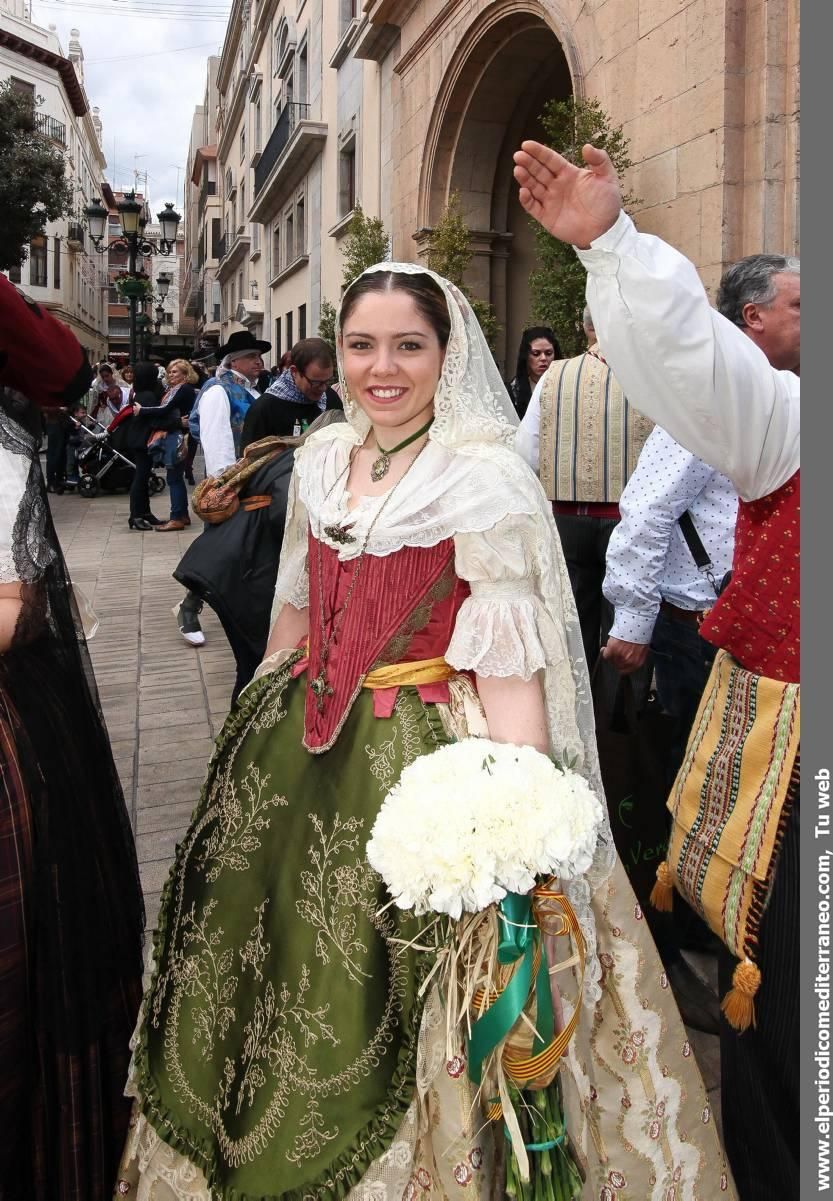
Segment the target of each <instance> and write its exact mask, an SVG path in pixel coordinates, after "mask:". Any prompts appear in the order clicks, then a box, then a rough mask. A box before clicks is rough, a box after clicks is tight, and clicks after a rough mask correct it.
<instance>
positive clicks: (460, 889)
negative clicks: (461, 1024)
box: [367, 738, 602, 918]
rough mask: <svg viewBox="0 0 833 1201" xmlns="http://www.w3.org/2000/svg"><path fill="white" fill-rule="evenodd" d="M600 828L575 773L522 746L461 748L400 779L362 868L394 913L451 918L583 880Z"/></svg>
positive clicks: (445, 750)
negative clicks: (548, 883)
mask: <svg viewBox="0 0 833 1201" xmlns="http://www.w3.org/2000/svg"><path fill="white" fill-rule="evenodd" d="M601 822H602V806H601V802H600V801H599V799H598V797H597V796H596V794H595V793H594V792H593V791H592V789H591V788H590V785H589V784H588V783H587V781H586V780H585V779H584V778H583V777H582V776H580V775H578V774H577V773H576V772H574V771H570V770H568V769H565V768H562V767H558V766H556V764H554V763H553V762H552V760H550V759H548V758H547V756H546V755H542V754H541V753H540V751H536V750H535V749H534V748H533V747H530V746H512V745H510V744H508V743H498V742H491V741H489V740H488V739H485V738H466V739H464V740H463V741H462V742H454V743H451V744H450V745H449V746H445V747H441V748H440V749H439V750H437V751H434V752H433V754H431V755H422V756H420V757H419V758H418V759H416V760H415V761H414V762H413V763H411V764H409V766H408V767H406V768H405V769H404V771H403V772H402V776H401V778H400V780H399V783H398V784H396V785H395V786H394V787H393V788H392V789H391V791H390V792H389V793H388V795H387V796H386V797H385V800H384V801H383V803H382V808H381V810H380V812H379V815H378V817H377V818H376V822H375V824H374V826H373V830H372V832H371V836H370V841H369V842H368V844H367V858H368V861H369V862H370V864H371V866H372V867H374V868H375V869H376V871H377V872H379V874H380V875H381V876H382V878H383V880H384V881H385V883H386V884H387V886H388V889H389V890H390V893H391V896H392V897H393V898H394V900H395V902H396V904H397V906H398V907H399V908H400V909H413V911H414V912H415V913H417V914H422V913H428V912H432V911H433V912H435V913H447V914H448V915H449V916H450V917H453V918H459V917H460V916H461V914H463V913H479V912H480V911H481V910H483V909H486V908H487V906H489V905H491V904H493V903H494V902H496V901H500V900H502V899H503V897H505V896H506V894H507V893H525V892H528V891H529V890H530V889H531V888H533V887H534V885H535V878H536V876H542V877H548V876H558V877H559V878H562V879H563V878H565V877H566V878H572V877H574V876H578V875H582V874H583V873H584V872H586V871H587V869H588V868H589V867H590V864H591V863H592V861H593V852H594V850H595V849H596V841H597V838H598V833H599V827H600V825H601Z"/></svg>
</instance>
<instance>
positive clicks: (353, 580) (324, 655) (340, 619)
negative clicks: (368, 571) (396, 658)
mask: <svg viewBox="0 0 833 1201" xmlns="http://www.w3.org/2000/svg"><path fill="white" fill-rule="evenodd" d="M432 420H433V419H432ZM430 424H431V422H430V421H429V423H428V425H430ZM425 429H428V426H426V427H425ZM424 433H425V430H420V431H419V434H415V435H414V437H413V438H409V439H408V441H409V442H413V441H414V439H415V438H418V437H419V436H420V434H424ZM395 449H396V450H399V449H400V447H396V448H395ZM424 449H425V447H424V446H423V447H420V449H419V451H418V452H417V454H416V455H414V457H413V459H412V460H411V462H410V463H409V464H408V466H407V467H406V469H405V471H404V473H403V475H402V478H401V479H399V480H397V481H396V483H395V484H394V485H393V487H392V488H391V489H390V491H389V492H387V493H386V494H385V499H384V500H383V501H382V503H381V505H380V506H379V509H378V510H377V512H376V516H375V517H374V518H373V520H372V521H371V523H370V525H369V526H368V527H367V533H366V534H365V536H364V541H363V542H362V548H361V550H360V551H359V553H358V556H357V558H356V566H355V567H354V568H353V574H352V576H351V577H350V584H349V586H348V588H347V595H346V596H345V598H344V604H343V605H342V606H341V608H340V609H339V610H338V611H337V612H336V613H334V614H333V618H332V622H333V626H332V630H331V631H330V635H329V637H327V618H326V615H325V613H324V558H323V555H322V553H321V543H320V542H317V547H318V555H317V567H318V615H319V623H320V629H321V656H320V660H319V662H320V669H319V672H318V675H317V676H315V677H314V678H313V679H311V680H310V682H309V687H310V691H311V692H312V694H313V696H314V697H315V705H316V708H317V709H318V712H319V713H323V712H324V705H325V704H326V701H327V697H328V696H332V695H333V689H332V686H331V684H330V682H329V680H328V679H327V660H328V659H329V657H330V647H331V646H332V645H333V643H334V642H335V640H336V636H337V635H338V633H339V631H340V629H341V627H342V626H343V625H344V619H345V617H346V615H347V609H348V606H349V604H350V601H351V599H352V596H353V592H354V591H355V588H356V584H358V582H359V576H360V575H361V571H362V567H363V566H364V560H365V554H366V551H367V547H368V544H369V543H370V535H371V534H372V533H373V530H374V527H375V525H376V522H377V521H378V520H379V518H380V517H381V516H382V514H383V513H384V511H385V508H386V507H387V503H388V501H389V500H390V498H391V497H392V496H393V494H394V492H395V491H396V489H397V488H398V487H399V485H400V484H401V483H402V480H404V478H405V476H406V475H407V474H408V472H409V471H410V470H411V468H412V467H413V465H414V463H415V462H416V461H417V459H418V458H419V456H420V455H421V454H422V452H423V450H424ZM349 469H350V463H348V464H347V467H346V468H345V469H344V471H342V473H341V475H339V476H338V479H336V481H335V483H334V484H333V486H332V488H330V491H329V492H328V493H327V495H326V496H325V497H324V501H326V500H327V499H328V497H329V495H330V492H332V491H333V488H335V486H336V484H337V483H338V482H339V480H340V479H341V478H342V476H343V475H344V474H345V472H346V471H349ZM329 528H330V527H326V528H325V530H324V533H325V534H326V533H327V532H328V530H329ZM347 528H348V529H352V528H353V527H352V525H351V526H349V527H347ZM345 532H346V531H345ZM337 541H339V542H347V541H350V542H355V541H356V539H355V538H353V537H352V535H351V536H349V538H339V539H337Z"/></svg>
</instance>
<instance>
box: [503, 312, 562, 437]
mask: <svg viewBox="0 0 833 1201" xmlns="http://www.w3.org/2000/svg"><path fill="white" fill-rule="evenodd" d="M538 338H546V339H547V341H548V342H550V343H551V344H552V349H553V354H554V357H555V358H556V359H560V358H561V347H560V346H559V345H558V338H556V336H555V333H554V332H553V331H552V330H551V329H550V327H549V326H548V325H533V326H532V327H531V328H530V329H525V330H524V332H523V333H522V334H521V344H520V346H519V347H518V361H517V363H516V364H515V378H514V379H513V380H512V385H511V388H510V391H511V393H512V400H513V401H514V404H515V408H516V409H517V410H518V415H519V416H520V417H523V415H524V413H525V412H526V410H527V408H528V407H529V402H530V400H531V398H532V388H531V387H530V384H529V371H528V368H527V365H526V360H527V355H528V354H529V351H530V347H531V346H532V343H533V342H536V341H537V340H538Z"/></svg>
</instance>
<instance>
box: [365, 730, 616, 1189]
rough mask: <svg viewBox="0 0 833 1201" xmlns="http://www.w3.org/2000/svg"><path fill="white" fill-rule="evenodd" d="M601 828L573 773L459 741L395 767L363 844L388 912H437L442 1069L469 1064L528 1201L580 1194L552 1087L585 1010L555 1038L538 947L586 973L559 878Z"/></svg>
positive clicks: (551, 992)
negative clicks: (567, 948) (566, 947)
mask: <svg viewBox="0 0 833 1201" xmlns="http://www.w3.org/2000/svg"><path fill="white" fill-rule="evenodd" d="M602 820H603V809H602V803H601V801H600V800H599V798H598V797H597V796H596V795H595V793H594V792H593V790H592V789H591V788H590V786H589V784H588V783H587V781H586V780H585V779H584V778H583V777H582V776H580V775H578V774H577V773H576V772H574V771H572V770H570V769H567V768H563V767H560V766H559V765H558V764H555V763H553V762H552V761H551V760H550V759H548V758H547V757H546V756H545V755H542V754H541V753H540V752H539V751H536V750H534V749H533V748H532V747H522V746H512V745H509V744H505V743H495V742H491V741H489V740H488V739H483V738H466V739H464V740H463V741H461V742H456V743H452V744H451V745H449V746H445V747H442V748H441V749H440V750H437V751H434V752H433V753H432V754H430V755H424V756H422V757H420V758H418V759H416V760H415V761H414V762H413V763H411V764H409V765H408V766H407V767H406V768H405V769H404V770H403V772H402V775H401V777H400V780H399V783H398V784H396V785H395V787H394V788H392V789H391V791H390V792H389V793H388V795H387V796H386V798H385V800H384V801H383V803H382V808H381V810H380V812H379V815H378V817H377V818H376V822H375V824H374V826H373V830H372V832H371V836H370V840H369V842H368V844H367V858H368V861H369V862H370V864H371V866H372V867H374V868H375V869H376V870H377V871H378V872H379V874H380V875H381V876H382V878H383V879H384V881H385V883H386V885H387V887H388V889H389V891H390V893H391V896H392V897H393V901H394V903H395V904H396V905H397V906H398V907H399V908H400V909H407V910H412V911H413V912H414V913H415V914H426V913H433V914H435V915H436V916H435V917H434V920H433V921H432V922H431V923H430V926H431V927H434V928H435V940H436V949H437V954H438V967H437V970H438V977H437V978H438V981H439V983H440V987H441V989H442V991H443V994H444V997H443V999H444V1004H445V1012H446V1021H447V1030H446V1036H447V1051H448V1056H449V1062H450V1063H455V1064H458V1065H459V1064H462V1063H464V1062H467V1065H468V1074H469V1077H470V1079H471V1080H472V1082H473V1083H474V1084H475V1085H477V1086H478V1087H479V1088H480V1091H481V1094H482V1096H483V1098H484V1099H485V1098H488V1105H487V1111H488V1114H489V1117H491V1118H492V1119H493V1120H495V1121H501V1122H502V1123H505V1126H506V1129H507V1131H508V1133H509V1137H510V1141H511V1144H512V1152H513V1154H511V1155H509V1156H508V1157H507V1178H506V1192H507V1196H512V1197H518V1198H523V1199H524V1201H533V1199H537V1198H539V1197H546V1198H547V1199H548V1201H549V1198H552V1199H553V1201H569V1199H570V1198H573V1197H577V1196H578V1194H579V1193H580V1191H581V1181H580V1178H579V1174H578V1171H577V1169H576V1164H575V1161H574V1159H573V1157H572V1156H571V1154H570V1153H569V1151H568V1149H567V1134H566V1130H565V1127H564V1119H563V1113H562V1109H561V1102H560V1093H559V1091H558V1086H557V1081H556V1080H555V1073H556V1071H557V1068H558V1063H559V1060H560V1058H561V1056H562V1054H563V1052H564V1050H565V1049H566V1046H567V1044H568V1042H569V1040H570V1038H571V1037H572V1034H573V1033H574V1031H575V1028H576V1023H577V1021H578V1017H579V1012H580V1009H581V1005H580V1000H578V1001H577V1003H576V1005H575V1006H574V1008H573V1013H572V1016H571V1017H570V1019H569V1020H568V1021H567V1022H566V1024H564V1023H563V1020H562V1022H561V1026H560V1029H559V1028H558V1026H559V1022H558V1020H557V1019H558V1018H560V1017H561V1010H562V1006H561V1004H560V999H559V995H558V989H557V988H556V986H555V981H554V975H553V974H552V973H554V972H556V971H558V970H560V969H559V967H558V966H556V965H552V966H551V965H550V963H549V959H548V951H547V946H549V947H550V949H552V947H553V944H554V943H555V942H556V941H557V938H558V936H560V935H564V936H566V937H568V938H569V939H571V940H572V942H573V944H574V946H575V948H576V954H575V955H574V956H572V957H570V958H569V959H568V960H567V961H566V963H565V964H564V966H565V967H568V966H570V965H571V964H574V963H575V962H578V963H579V965H580V969H581V974H582V975H583V969H584V939H583V936H582V932H581V929H580V927H579V923H578V920H577V918H576V915H575V913H574V912H573V910H572V907H571V906H570V904H569V901H568V900H567V898H566V897H565V896H564V895H563V893H562V891H561V888H560V881H562V880H564V879H574V878H575V877H577V876H580V875H583V874H584V873H585V872H586V871H587V870H588V868H589V867H590V865H591V863H592V861H593V854H594V851H595V849H596V843H597V840H598V836H599V830H600V827H601V824H602ZM449 919H453V921H450V920H449ZM429 928H430V927H429ZM578 988H579V993H580V991H581V982H580V981H579V985H578ZM462 1039H465V1044H466V1054H465V1059H463V1058H462V1057H461V1056H460V1055H458V1054H457V1052H456V1050H455V1047H460V1046H461V1040H462ZM460 1070H463V1069H462V1068H460ZM521 1094H523V1096H521ZM530 1153H531V1154H530Z"/></svg>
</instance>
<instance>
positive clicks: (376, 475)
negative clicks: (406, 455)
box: [370, 416, 434, 484]
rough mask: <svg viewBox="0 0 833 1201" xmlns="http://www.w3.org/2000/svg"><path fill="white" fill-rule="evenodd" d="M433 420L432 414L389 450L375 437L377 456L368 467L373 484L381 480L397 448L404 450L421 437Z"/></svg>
mask: <svg viewBox="0 0 833 1201" xmlns="http://www.w3.org/2000/svg"><path fill="white" fill-rule="evenodd" d="M433 421H434V418H433V416H432V417H431V420H430V421H428V422H427V423H426V424H425V425H424V426H423V427H422V429H420V430H417V432H416V433H415V434H411V436H410V437H409V438H406V439H405V441H404V442H400V443H399V445H398V446H392V447H391V449H390V450H385V449H384V447H382V446H380V445H379V439H378V438H377V439H376V449H377V450H378V451H379V457H378V459H374V460H373V465H372V467H371V468H370V478H371V479H372V480H373V483H374V484H378V483H379V481H380V480H383V479H384V478H385V476H386V475H387V474H388V472H389V471H390V460H391V455H395V454H396V452H397V451H398V450H404V449H405V447H406V446H410V445H411V443H412V442H416V440H417V438H421V437H422V435H423V434H427V433H428V431H429V430H430V428H431V425H432V424H433Z"/></svg>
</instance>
